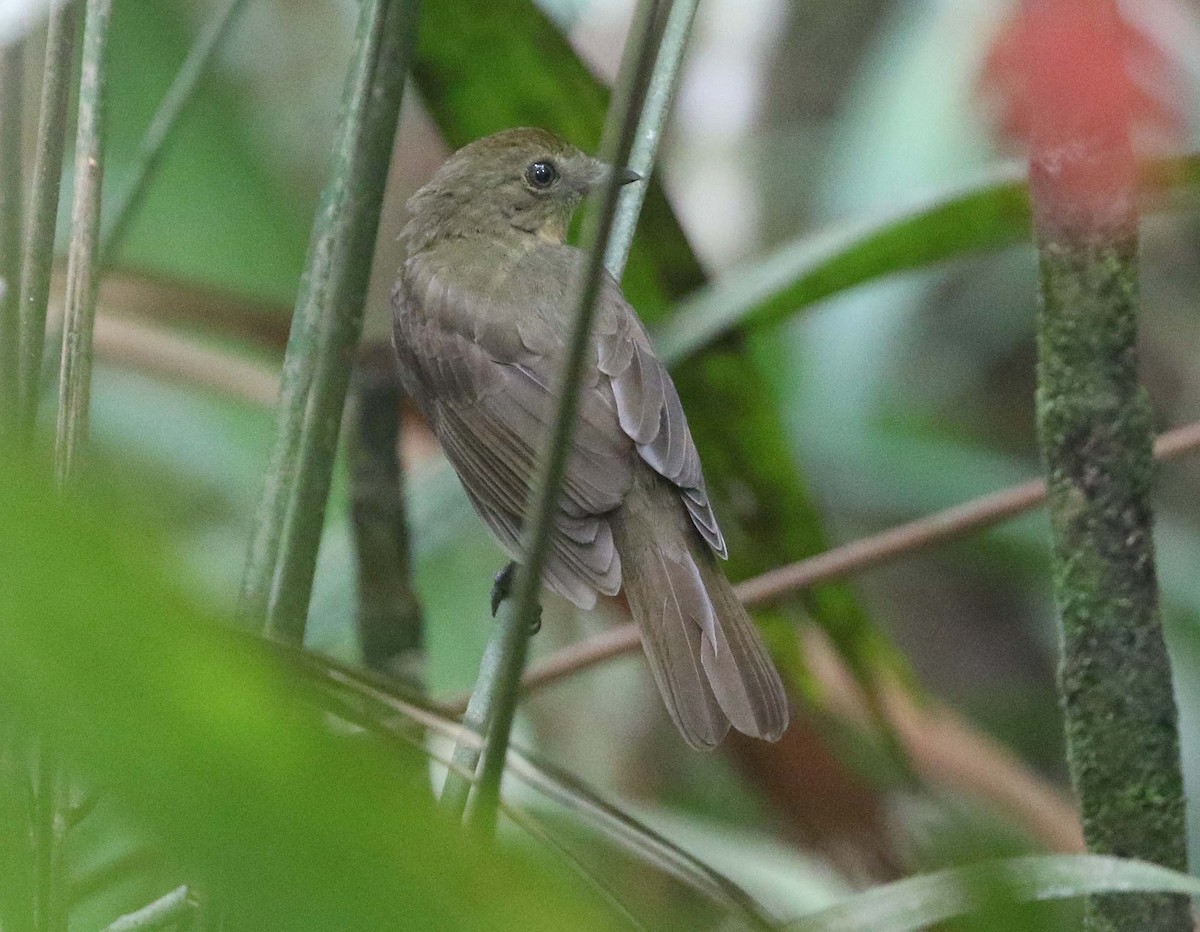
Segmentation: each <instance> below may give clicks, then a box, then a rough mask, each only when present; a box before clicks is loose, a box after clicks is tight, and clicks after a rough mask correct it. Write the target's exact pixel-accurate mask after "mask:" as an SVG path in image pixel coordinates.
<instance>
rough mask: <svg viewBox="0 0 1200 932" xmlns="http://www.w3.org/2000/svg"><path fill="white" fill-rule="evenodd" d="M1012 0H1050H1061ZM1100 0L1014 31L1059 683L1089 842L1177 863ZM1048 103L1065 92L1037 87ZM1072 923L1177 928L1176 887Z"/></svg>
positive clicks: (1148, 451) (1105, 901)
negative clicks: (1023, 121)
mask: <svg viewBox="0 0 1200 932" xmlns="http://www.w3.org/2000/svg"><path fill="white" fill-rule="evenodd" d="M1027 6H1029V7H1040V9H1041V10H1042V11H1045V10H1047V9H1049V8H1053V7H1055V6H1059V7H1062V8H1063V9H1066V5H1065V4H1064V3H1063V2H1062V0H1044V2H1042V3H1041V4H1040V5H1039V4H1038V3H1029V4H1027ZM1085 6H1087V5H1085ZM1105 6H1106V4H1104V3H1100V4H1094V5H1092V6H1091V12H1079V7H1078V5H1076V7H1075V9H1074V12H1073V13H1072V14H1071V15H1072V16H1073V17H1074V19H1072V18H1070V16H1066V15H1064V16H1063V17H1062V18H1055V17H1050V18H1048V19H1041V20H1037V21H1036V22H1035V24H1034V25H1035V27H1036V28H1037V29H1038V30H1039V31H1038V33H1037V34H1036V35H1035V36H1034V37H1033V42H1032V45H1031V49H1032V53H1033V54H1032V56H1031V72H1030V75H1031V78H1032V79H1033V81H1032V83H1031V87H1032V89H1033V91H1034V95H1035V96H1036V95H1043V96H1044V97H1045V98H1046V99H1047V100H1050V101H1052V102H1050V103H1042V102H1040V101H1041V97H1037V98H1036V99H1035V101H1034V102H1033V103H1032V104H1031V107H1032V115H1033V117H1034V132H1035V137H1034V148H1033V152H1034V154H1033V160H1032V164H1031V170H1030V189H1031V194H1032V197H1033V205H1034V226H1035V232H1036V239H1037V247H1038V260H1039V266H1040V274H1041V308H1040V314H1039V317H1038V397H1037V417H1038V429H1039V433H1040V440H1041V448H1042V455H1043V458H1044V461H1045V465H1046V470H1047V480H1048V493H1049V495H1048V501H1049V507H1050V518H1051V526H1052V530H1053V539H1054V557H1053V559H1054V582H1055V593H1056V598H1057V602H1058V608H1059V612H1060V615H1061V623H1062V649H1063V653H1062V663H1061V667H1060V690H1061V695H1062V702H1063V712H1064V716H1065V720H1066V733H1067V753H1068V758H1069V764H1070V770H1071V777H1072V781H1073V783H1074V786H1075V791H1076V793H1077V795H1078V797H1079V802H1080V807H1081V810H1082V816H1083V829H1084V835H1085V838H1086V840H1087V845H1088V848H1089V850H1091V851H1092V852H1094V853H1096V854H1114V855H1120V856H1123V857H1131V858H1139V859H1143V860H1147V861H1153V862H1155V863H1158V864H1162V865H1164V866H1166V867H1171V868H1176V869H1178V870H1186V869H1187V853H1186V836H1185V828H1184V797H1183V781H1182V775H1181V767H1180V758H1179V734H1178V722H1177V715H1176V709H1175V700H1174V694H1173V689H1172V681H1171V667H1170V661H1169V658H1168V656H1167V650H1166V645H1165V643H1164V640H1163V630H1162V620H1161V615H1160V611H1159V601H1158V585H1157V579H1156V575H1155V565H1154V541H1153V536H1152V514H1151V507H1150V501H1149V492H1150V486H1151V479H1152V474H1153V456H1152V441H1153V429H1152V423H1151V413H1150V405H1149V401H1148V399H1147V397H1146V395H1145V392H1144V391H1143V390H1142V388H1141V387H1140V386H1139V384H1138V371H1137V351H1136V339H1137V312H1138V262H1137V253H1138V230H1137V211H1136V196H1135V180H1134V179H1135V166H1134V164H1133V157H1132V154H1131V150H1130V144H1129V131H1128V119H1129V114H1128V110H1127V107H1126V105H1125V104H1124V101H1126V100H1128V98H1127V97H1123V96H1122V88H1121V86H1120V85H1119V84H1116V85H1113V86H1108V87H1105V86H1090V85H1088V84H1087V83H1086V81H1084V82H1083V83H1078V80H1079V79H1081V77H1082V78H1086V77H1088V76H1090V75H1092V74H1093V73H1092V72H1090V71H1086V70H1085V68H1090V67H1091V66H1092V65H1093V64H1095V62H1096V61H1100V62H1101V63H1103V64H1105V65H1107V66H1108V67H1110V68H1112V69H1113V71H1114V73H1119V72H1120V70H1121V68H1122V66H1123V63H1122V60H1121V56H1120V52H1119V49H1120V40H1119V33H1118V32H1117V30H1118V29H1119V21H1118V20H1117V19H1116V13H1115V10H1114V9H1111V8H1110V9H1109V10H1107V11H1105V10H1100V9H1099V8H1101V7H1105ZM1089 17H1094V19H1089ZM1072 43H1081V44H1074V45H1073V44H1072ZM1073 53H1077V58H1076V56H1074V55H1073ZM1095 74H1101V72H1095ZM1073 80H1074V81H1076V82H1077V83H1075V84H1066V82H1070V81H1073ZM1105 80H1107V76H1106V77H1105ZM1060 85H1065V86H1060ZM1064 100H1066V101H1069V106H1064V105H1062V104H1060V103H1055V102H1054V101H1064ZM1086 924H1087V928H1088V929H1089V930H1094V932H1100V930H1104V932H1110V930H1121V932H1156V930H1161V932H1166V930H1181V932H1182V930H1186V929H1191V928H1192V922H1191V917H1190V908H1189V903H1188V901H1187V899H1186V898H1183V897H1178V896H1169V895H1121V894H1113V895H1106V896H1099V897H1095V898H1093V899H1092V900H1090V901H1089V903H1088V909H1087V920H1086Z"/></svg>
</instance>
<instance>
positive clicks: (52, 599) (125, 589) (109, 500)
mask: <svg viewBox="0 0 1200 932" xmlns="http://www.w3.org/2000/svg"><path fill="white" fill-rule="evenodd" d="M48 473H49V470H48V468H47V467H46V466H45V464H40V463H39V464H34V465H30V464H24V463H19V462H14V461H13V460H12V458H6V460H5V461H4V462H3V463H2V464H0V484H2V485H3V487H4V489H5V495H4V496H0V540H3V541H4V545H3V548H2V549H0V563H2V565H3V575H4V579H5V585H4V587H3V588H2V589H0V699H2V702H3V708H4V709H5V713H6V716H7V717H8V718H9V719H10V721H11V722H12V724H13V725H14V726H15V727H19V728H23V729H25V728H27V729H29V730H30V731H33V732H38V733H42V732H45V733H49V734H52V735H53V736H54V738H55V740H56V742H58V744H59V746H61V747H62V748H63V751H64V755H66V756H67V757H68V759H70V760H72V761H73V762H74V763H75V764H76V765H77V766H79V767H80V768H81V770H82V771H83V772H85V773H86V774H88V775H89V776H90V777H92V778H93V779H97V780H98V781H99V782H100V783H102V784H103V785H104V786H105V787H109V788H111V791H112V793H113V794H114V796H115V797H116V798H118V799H119V800H120V801H121V802H122V804H123V805H124V807H125V808H126V809H127V810H128V811H129V812H130V813H131V814H133V816H134V817H135V818H136V820H137V821H138V822H139V823H141V824H143V825H144V826H146V827H147V828H148V829H150V830H151V831H152V832H153V834H154V836H155V838H156V841H157V842H158V843H160V844H161V845H162V846H163V848H164V850H166V851H167V852H168V853H169V854H171V855H172V856H173V857H175V858H177V859H178V861H179V863H180V864H181V865H183V866H184V867H185V868H187V869H189V870H191V871H194V872H195V880H194V882H196V883H197V884H198V885H199V886H201V887H204V886H205V885H207V888H208V889H213V888H216V889H218V890H220V891H221V893H222V897H223V900H224V901H225V902H227V904H228V908H229V915H230V917H231V923H232V927H235V928H247V929H263V928H287V929H322V930H326V929H331V928H364V929H375V928H397V927H410V928H446V929H454V928H462V929H468V928H478V920H479V917H480V916H481V915H487V916H488V924H489V927H490V928H498V929H502V928H512V929H517V928H520V929H523V930H527V929H531V928H545V929H561V928H596V927H598V926H599V922H598V920H596V919H595V912H594V909H584V908H582V906H581V905H580V904H578V903H574V902H572V899H571V896H570V892H569V888H567V887H564V886H563V885H561V884H550V883H549V882H548V881H547V880H545V878H544V872H543V871H542V870H541V869H540V868H538V866H537V865H536V864H535V863H532V862H530V861H529V860H528V859H524V858H519V857H515V856H514V855H513V853H511V852H507V853H506V854H505V856H504V859H503V860H502V861H501V860H499V859H495V858H492V857H489V856H487V855H485V854H484V853H483V852H482V851H481V850H479V849H477V848H475V847H473V846H471V845H469V844H468V843H467V842H466V840H465V839H463V838H462V837H461V836H460V835H459V834H458V832H457V831H456V830H455V829H453V828H452V827H451V826H449V825H448V824H446V823H444V822H443V821H442V820H440V819H439V817H438V816H437V814H436V813H435V811H434V809H433V807H432V805H431V803H430V799H429V791H428V786H427V781H426V777H425V760H424V757H423V755H421V754H419V753H417V752H412V753H405V752H402V751H399V750H397V749H396V748H395V747H393V746H386V745H384V744H382V743H380V742H378V741H375V740H369V739H364V738H362V737H355V736H353V735H339V734H338V733H336V732H335V731H333V730H331V729H330V727H329V724H328V718H327V713H326V710H325V706H323V704H322V702H321V701H320V695H319V694H318V693H317V692H316V691H315V690H314V689H312V688H311V687H309V686H306V685H305V684H304V682H302V681H297V680H295V679H293V678H291V677H289V676H288V675H287V673H286V670H285V669H284V668H282V667H281V666H280V664H279V663H278V662H277V661H276V660H275V659H274V658H273V657H272V656H271V653H270V651H269V650H268V649H266V647H265V646H264V645H262V644H261V643H260V642H258V641H257V640H254V639H252V638H248V637H243V636H240V635H237V634H235V633H234V632H232V631H229V630H227V629H223V628H221V627H219V626H217V625H216V624H213V623H212V622H211V621H210V620H208V619H206V618H205V617H204V616H203V613H201V612H199V611H198V610H197V609H196V608H195V607H194V606H193V605H192V604H191V603H190V602H189V601H188V600H187V599H186V598H184V597H183V596H182V595H181V594H180V587H179V586H178V585H177V584H176V583H175V582H174V581H173V579H174V577H175V576H176V574H177V573H178V567H177V565H176V564H175V562H174V561H173V560H171V559H170V558H169V557H167V556H166V554H167V553H168V552H169V551H168V548H167V547H166V545H165V544H164V542H163V539H162V538H161V537H160V536H159V534H158V533H157V532H155V531H154V530H152V529H150V528H148V527H147V526H145V524H144V521H142V520H139V519H138V518H137V517H135V516H133V515H132V514H131V511H130V509H129V507H128V506H126V505H123V504H122V503H120V502H119V501H118V500H116V499H115V498H114V496H113V494H112V493H111V492H107V491H105V490H103V489H100V488H98V487H97V486H96V485H95V483H92V484H91V485H90V486H89V487H88V488H86V489H84V488H81V489H79V490H78V493H77V495H75V496H73V497H72V498H71V500H70V501H69V502H67V503H65V504H64V503H61V502H60V501H58V500H57V497H56V495H55V493H54V491H53V488H52V486H51V484H50V483H49V481H47V480H45V479H43V478H41V476H40V475H39V474H46V475H48ZM141 507H143V508H144V507H145V506H141ZM451 865H452V866H453V867H452V868H451ZM191 880H192V878H189V881H191ZM531 902H536V903H537V904H538V908H537V909H536V910H530V909H529V908H528V904H529V903H531ZM585 902H586V901H585ZM132 905H137V904H132Z"/></svg>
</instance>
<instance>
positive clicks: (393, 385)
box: [346, 343, 424, 688]
mask: <svg viewBox="0 0 1200 932" xmlns="http://www.w3.org/2000/svg"><path fill="white" fill-rule="evenodd" d="M402 394H403V393H402V391H401V388H400V378H399V374H398V373H397V371H396V359H395V353H394V352H393V350H392V347H391V345H390V344H382V343H381V344H379V345H376V346H372V347H371V348H370V351H369V352H368V351H364V352H363V353H360V354H359V357H358V361H357V362H356V364H355V366H354V373H353V379H352V382H351V385H350V396H349V398H348V399H347V403H346V411H347V413H346V424H347V434H348V436H347V438H346V441H347V442H346V460H347V465H348V471H349V474H350V475H349V480H350V517H351V524H352V527H353V531H354V549H355V553H356V556H357V558H358V559H357V563H358V606H357V610H356V613H355V614H356V620H357V622H358V639H359V644H360V645H361V647H362V656H363V663H365V664H366V665H367V666H368V667H370V668H371V669H374V670H379V671H381V672H384V673H387V674H389V675H392V676H398V677H400V678H401V679H403V680H404V681H405V682H407V683H409V684H410V685H412V686H415V687H418V688H419V687H420V685H421V683H423V682H424V675H423V674H424V671H423V669H422V658H423V656H424V654H423V619H422V616H421V603H420V601H419V600H418V599H417V595H416V592H415V591H414V590H413V586H412V568H411V565H410V559H409V541H408V521H407V516H406V511H405V504H404V467H403V464H402V463H401V460H400V451H399V441H400V419H399V418H398V417H397V412H398V411H399V410H400V403H401V400H402Z"/></svg>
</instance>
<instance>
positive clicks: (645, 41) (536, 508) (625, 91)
mask: <svg viewBox="0 0 1200 932" xmlns="http://www.w3.org/2000/svg"><path fill="white" fill-rule="evenodd" d="M642 8H643V9H642V11H640V12H639V14H638V16H637V18H636V19H635V22H637V23H638V25H639V32H637V33H636V34H634V35H632V36H630V38H629V40H628V41H627V43H626V49H627V52H626V55H625V62H624V63H623V66H624V67H623V69H622V70H623V71H626V67H627V69H628V70H627V71H626V74H625V75H623V80H621V81H619V82H618V86H619V87H620V89H621V92H620V93H618V94H617V95H616V96H615V98H614V100H613V105H612V108H611V109H610V112H609V123H608V125H609V127H616V131H615V133H611V134H610V133H606V135H608V136H609V138H615V145H614V146H613V147H612V150H611V151H606V152H605V153H604V155H605V157H606V158H607V159H608V160H609V162H610V164H612V165H613V167H614V168H615V169H620V168H622V167H624V166H625V164H626V163H627V161H628V159H629V153H630V150H631V149H632V148H633V141H634V136H635V134H636V132H637V127H638V118H639V114H640V113H641V109H642V105H643V103H644V94H645V88H646V83H647V80H648V79H649V75H650V70H651V66H652V63H653V57H654V48H655V39H656V37H657V34H658V30H656V29H655V28H654V27H655V22H656V20H657V19H658V15H659V12H660V11H661V10H662V9H663V6H662V4H661V3H659V2H658V0H642ZM646 11H648V12H646ZM620 185H621V178H620V171H619V170H617V171H614V172H613V173H612V176H611V177H610V178H609V179H608V181H607V183H606V184H605V186H604V191H603V194H602V198H601V203H600V211H599V216H598V218H597V220H596V222H595V224H594V225H593V226H591V227H590V228H589V229H588V232H587V236H586V239H585V244H586V252H587V264H586V267H585V271H584V274H583V279H582V281H581V282H580V283H579V286H578V287H579V290H578V297H577V304H576V307H575V314H574V318H573V324H572V329H571V334H570V338H569V342H568V345H567V355H566V359H565V360H564V361H563V370H562V372H561V374H560V376H559V379H558V384H559V386H560V389H559V397H558V405H557V409H556V411H555V417H554V422H553V428H552V430H551V431H550V434H549V436H547V437H546V438H545V439H544V441H543V446H542V450H541V453H540V455H539V456H538V462H537V470H536V472H535V474H534V479H533V482H532V483H531V486H530V496H529V505H528V518H527V520H526V521H525V522H524V527H525V530H524V532H523V534H522V541H521V544H522V546H521V552H522V554H523V555H524V559H523V561H522V562H521V563H520V564H519V566H518V567H517V572H516V579H515V581H514V584H513V598H512V599H511V600H510V601H509V602H508V603H507V604H506V606H505V610H504V616H503V617H502V618H501V620H500V626H499V630H498V632H497V634H496V635H495V637H496V638H497V648H498V649H497V654H498V665H497V671H496V676H495V679H494V680H493V681H492V682H491V683H490V684H489V687H488V691H489V692H490V693H494V695H492V696H491V697H490V699H489V702H488V705H489V706H490V708H491V710H492V715H491V723H490V726H489V728H488V735H487V743H486V744H485V745H484V749H483V759H482V761H481V764H480V776H479V784H478V789H477V792H476V800H475V806H474V808H473V809H472V810H471V812H470V813H469V816H468V818H469V820H470V823H471V825H472V827H473V828H475V829H476V830H477V831H478V832H479V833H480V834H481V835H482V836H483V837H485V838H491V837H492V836H493V835H494V834H495V828H496V811H497V806H498V802H499V796H500V780H501V777H502V776H503V773H504V763H505V758H506V756H507V753H508V741H509V736H510V734H511V732H512V723H513V717H514V715H515V713H516V705H517V696H518V693H519V691H520V678H521V671H522V670H523V669H524V666H525V655H526V653H527V649H528V643H529V635H530V632H531V631H532V630H534V628H535V627H536V626H537V624H538V623H539V621H540V617H541V606H540V604H539V596H540V594H541V589H542V569H543V567H544V566H545V562H546V556H547V554H548V552H549V548H550V535H551V532H552V529H553V524H554V513H555V511H556V510H557V508H558V500H559V490H560V488H561V486H562V481H563V477H564V475H565V472H566V463H567V454H568V450H569V448H570V444H571V437H572V434H573V432H574V428H575V417H576V412H577V411H578V408H579V391H580V387H581V385H582V379H583V374H584V371H585V367H586V363H587V359H588V355H589V353H590V352H591V350H592V321H593V318H594V316H595V306H596V298H597V297H598V295H599V291H600V284H601V281H602V280H603V276H604V274H605V269H604V257H605V254H606V253H607V250H608V247H609V241H610V238H611V236H612V231H613V222H614V220H615V218H616V211H617V198H618V196H619V194H620ZM630 232H632V230H630Z"/></svg>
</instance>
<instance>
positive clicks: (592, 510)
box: [393, 260, 636, 608]
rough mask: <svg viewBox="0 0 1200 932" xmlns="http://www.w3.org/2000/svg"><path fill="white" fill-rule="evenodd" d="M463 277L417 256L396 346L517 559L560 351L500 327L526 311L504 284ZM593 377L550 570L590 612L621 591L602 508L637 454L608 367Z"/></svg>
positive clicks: (401, 306)
mask: <svg viewBox="0 0 1200 932" xmlns="http://www.w3.org/2000/svg"><path fill="white" fill-rule="evenodd" d="M458 279H459V277H458V276H457V275H455V274H454V273H453V272H452V271H450V270H448V269H447V268H446V267H445V266H441V267H439V266H437V265H435V264H432V263H427V264H424V265H423V264H422V263H420V262H413V261H411V260H410V263H409V264H408V267H407V269H406V274H405V276H404V284H403V285H402V286H401V287H400V288H398V290H397V292H396V294H395V296H394V299H393V300H394V303H395V310H396V319H395V327H396V345H397V350H398V353H399V356H400V361H401V369H402V373H403V377H404V378H405V379H406V381H407V382H408V385H407V386H406V387H407V388H408V389H409V391H410V394H412V395H413V396H414V397H415V398H417V399H418V401H419V403H421V404H422V406H423V407H424V408H425V413H426V415H427V416H428V417H429V419H430V421H431V423H432V426H433V428H434V430H435V431H436V433H437V435H438V438H439V440H440V441H441V443H442V446H443V448H444V450H445V452H446V456H447V457H448V458H449V459H450V461H451V463H452V464H453V466H454V468H455V469H456V471H457V472H458V475H459V478H460V479H461V480H462V483H463V486H464V487H465V488H466V491H467V494H468V496H469V497H470V499H471V501H472V503H473V504H474V505H475V508H476V510H477V511H478V512H479V514H480V515H481V516H482V517H483V519H484V521H485V522H486V523H487V524H488V526H489V527H490V528H491V530H492V532H493V533H494V534H495V535H496V537H497V538H498V539H499V540H500V542H501V544H502V545H503V546H504V547H505V549H506V550H507V551H508V552H509V554H510V555H512V556H513V557H514V558H516V557H517V556H518V555H519V537H520V522H521V516H522V515H523V514H524V512H525V508H526V506H527V498H528V494H529V485H530V479H531V475H532V472H533V469H534V463H535V458H536V455H537V447H538V444H540V443H541V441H542V438H543V437H545V436H546V435H547V432H548V430H549V427H550V424H551V420H552V418H553V416H554V410H555V406H556V399H555V397H554V393H553V392H552V390H551V388H550V385H551V380H552V379H553V378H554V371H553V367H554V366H555V365H557V361H558V359H561V354H542V353H540V352H536V351H531V348H530V347H528V346H527V345H526V344H525V342H524V341H523V340H522V339H521V337H520V334H519V333H518V328H517V327H516V326H511V325H510V326H504V325H503V322H504V321H505V320H509V321H515V319H516V316H515V315H516V314H517V313H518V312H517V311H516V309H514V308H511V307H508V306H506V305H505V294H506V292H505V289H504V288H503V287H502V286H501V284H500V283H496V286H495V287H492V288H490V289H480V288H475V287H470V286H469V285H463V284H455V283H454V282H457V281H458ZM464 302H471V303H470V306H469V307H468V306H467V305H465V304H464ZM532 341H533V340H532V338H531V342H532ZM404 370H407V372H404ZM590 381H591V385H590V386H589V387H588V388H585V390H584V391H583V393H582V396H581V401H580V411H579V419H578V423H577V426H576V429H575V434H574V439H573V442H572V446H571V450H570V454H569V457H568V461H567V468H566V476H565V480H564V483H563V496H562V501H561V504H560V508H559V511H558V514H557V516H556V519H555V528H554V534H553V537H552V544H551V546H552V552H551V554H550V558H549V560H548V563H547V567H546V571H545V581H546V583H547V584H548V585H549V586H550V587H551V588H552V589H554V590H555V591H557V592H558V593H560V594H561V595H563V596H565V597H566V598H568V599H570V600H571V601H572V602H574V603H575V604H576V605H579V606H581V607H584V608H590V607H591V606H592V605H594V604H595V597H596V593H597V592H600V593H603V594H605V595H615V594H616V593H617V592H618V591H619V590H620V587H621V563H620V558H619V556H618V555H617V551H616V547H615V546H614V544H613V539H612V531H611V528H610V527H609V523H608V520H607V518H606V517H605V515H606V514H607V513H608V512H611V511H612V510H613V509H615V508H616V507H617V506H618V505H620V503H621V501H622V499H623V498H624V495H625V493H626V491H627V490H628V488H629V485H630V482H631V478H632V470H633V466H634V463H635V462H636V459H635V457H634V456H633V452H632V446H633V445H632V443H631V441H630V440H629V438H628V437H626V436H625V435H624V434H623V433H622V432H621V430H620V428H619V426H618V415H617V409H616V405H615V403H614V402H613V400H612V398H611V396H610V395H609V393H608V392H607V391H596V390H595V389H596V388H597V387H598V385H599V384H600V381H601V380H600V377H599V374H598V373H595V372H593V374H592V377H591V379H590ZM589 388H590V389H591V390H588V389H589Z"/></svg>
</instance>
